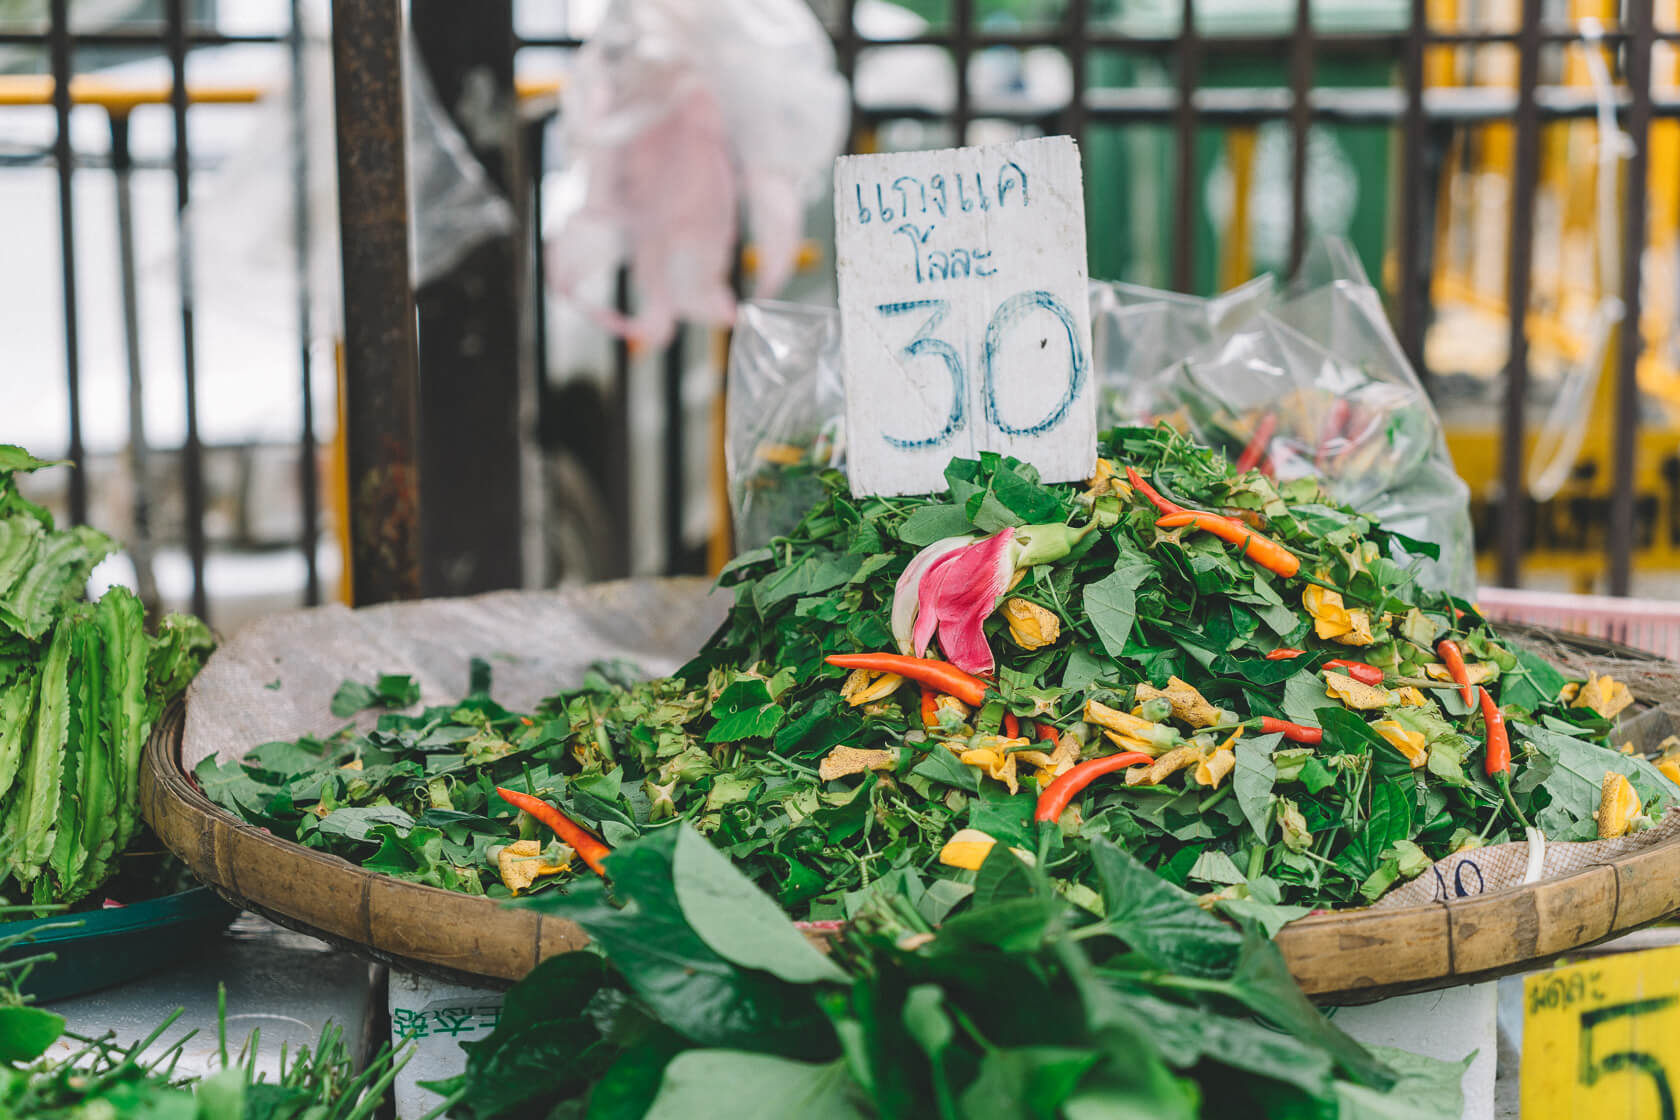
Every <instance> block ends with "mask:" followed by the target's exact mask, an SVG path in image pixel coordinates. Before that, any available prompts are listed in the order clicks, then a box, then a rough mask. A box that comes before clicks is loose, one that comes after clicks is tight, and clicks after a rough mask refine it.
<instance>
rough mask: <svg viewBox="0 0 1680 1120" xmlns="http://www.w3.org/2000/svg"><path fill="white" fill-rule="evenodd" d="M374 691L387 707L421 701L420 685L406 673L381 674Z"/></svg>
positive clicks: (409, 704) (406, 705)
mask: <svg viewBox="0 0 1680 1120" xmlns="http://www.w3.org/2000/svg"><path fill="white" fill-rule="evenodd" d="M374 691H375V692H376V693H378V694H379V702H380V703H381V704H383V705H384V706H385V707H387V708H408V707H412V706H413V705H415V704H418V703H419V702H420V686H419V684H417V683H416V682H415V680H414V678H413V677H411V676H409V675H407V674H406V673H384V674H381V676H380V678H379V683H378V684H376V685H375V686H374ZM335 714H336V713H335Z"/></svg>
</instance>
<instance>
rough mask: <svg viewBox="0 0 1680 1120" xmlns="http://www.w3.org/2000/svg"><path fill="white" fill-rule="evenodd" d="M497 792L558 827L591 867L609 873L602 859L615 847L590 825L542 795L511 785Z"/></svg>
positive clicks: (507, 800) (550, 824)
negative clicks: (596, 833) (562, 810)
mask: <svg viewBox="0 0 1680 1120" xmlns="http://www.w3.org/2000/svg"><path fill="white" fill-rule="evenodd" d="M496 792H497V793H498V794H500V795H501V798H502V800H503V801H506V802H507V803H508V804H509V805H512V806H513V807H514V808H515V809H523V810H525V811H526V812H527V813H529V814H531V815H532V816H533V817H535V818H537V819H538V820H539V821H541V822H542V823H543V824H546V825H547V826H548V827H549V828H552V829H553V830H554V833H555V835H556V836H558V837H560V839H562V840H564V841H565V842H566V843H568V844H570V845H571V846H572V850H573V851H574V852H576V853H577V854H578V858H579V859H581V860H583V862H584V863H587V864H588V865H589V867H590V870H592V871H594V872H595V874H597V875H605V874H606V873H607V868H606V864H604V863H603V862H602V860H604V859H606V858H607V856H609V855H611V854H612V849H611V848H609V847H607V846H606V845H605V844H603V843H601V841H599V840H597V839H596V838H595V837H594V835H592V834H591V833H590V832H589V831H588V830H587V829H585V828H584V827H583V826H582V825H581V824H578V823H577V822H576V821H574V820H573V819H572V818H570V817H568V816H567V815H566V814H564V813H562V812H561V811H560V810H558V809H556V808H555V807H554V806H552V805H550V804H549V803H548V802H546V801H544V800H543V799H542V798H540V797H532V796H531V795H530V794H528V793H517V792H515V791H514V790H511V789H503V788H502V787H501V786H497V787H496Z"/></svg>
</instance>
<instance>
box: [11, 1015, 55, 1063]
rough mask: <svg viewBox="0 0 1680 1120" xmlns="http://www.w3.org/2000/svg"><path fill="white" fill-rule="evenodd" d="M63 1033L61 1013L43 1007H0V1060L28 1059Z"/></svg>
mask: <svg viewBox="0 0 1680 1120" xmlns="http://www.w3.org/2000/svg"><path fill="white" fill-rule="evenodd" d="M63 1033H64V1016H62V1015H56V1014H54V1013H53V1012H51V1011H48V1010H47V1009H46V1008H44V1007H0V1062H10V1063H12V1064H14V1065H17V1064H21V1063H24V1062H32V1061H34V1060H35V1059H36V1058H39V1057H40V1056H41V1055H42V1054H45V1053H46V1052H47V1047H49V1046H51V1045H52V1044H53V1043H54V1042H56V1041H58V1036H59V1035H61V1034H63Z"/></svg>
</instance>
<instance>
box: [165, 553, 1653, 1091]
mask: <svg viewBox="0 0 1680 1120" xmlns="http://www.w3.org/2000/svg"><path fill="white" fill-rule="evenodd" d="M727 602H728V597H727V596H724V595H708V593H707V589H706V584H705V583H704V582H702V581H698V580H644V581H628V582H621V583H614V584H605V585H596V586H592V587H588V588H582V589H576V590H569V591H561V592H501V593H495V594H491V595H485V596H480V597H476V598H472V599H462V600H438V601H430V602H421V603H411V604H397V605H386V606H380V607H374V608H368V609H365V610H361V611H354V612H352V611H348V610H345V609H344V608H322V609H317V610H313V611H303V612H295V613H291V614H287V615H281V616H275V617H274V618H271V619H268V620H265V621H264V622H262V623H259V624H258V625H256V626H254V627H252V628H251V629H249V630H247V631H246V632H244V633H243V634H242V635H241V636H239V637H238V638H236V639H235V640H234V641H233V642H231V643H230V644H229V645H228V646H227V647H225V648H224V649H223V650H221V651H220V652H218V653H217V654H216V656H215V657H214V658H213V659H212V661H211V662H210V664H209V665H208V666H207V668H206V669H205V671H204V673H203V674H202V675H201V676H200V677H199V679H198V681H197V682H196V683H195V685H194V686H193V690H192V692H191V693H190V694H189V697H188V701H187V704H186V709H185V713H184V714H183V713H182V711H181V710H180V709H179V708H177V709H176V710H175V711H173V712H172V713H171V714H170V715H168V716H167V717H166V718H165V719H164V720H163V721H162V722H161V724H160V726H159V728H158V729H157V732H156V733H155V734H154V736H153V739H152V741H151V743H150V744H149V747H148V752H147V759H148V764H147V767H146V770H145V774H144V777H143V780H142V789H141V798H142V805H143V808H144V811H145V814H146V817H147V819H148V821H149V822H150V823H151V824H152V827H153V828H154V829H155V830H156V831H157V833H158V834H159V836H160V837H161V838H162V839H163V840H164V842H165V843H166V844H168V845H169V846H170V847H171V848H172V849H173V850H175V851H176V852H177V853H178V854H180V855H181V856H182V857H183V858H184V859H185V860H186V861H187V862H188V863H189V865H191V866H192V867H193V869H194V870H195V871H196V872H197V873H198V874H199V875H200V876H201V877H203V878H204V879H205V880H206V881H207V882H209V883H210V884H212V885H213V886H215V887H216V888H217V889H218V890H219V891H221V892H222V893H223V894H224V895H226V896H227V897H229V898H230V899H232V900H235V901H237V902H238V903H240V904H241V905H245V906H249V907H251V908H253V909H257V910H258V911H260V912H262V913H265V914H267V915H269V916H271V917H273V918H274V919H275V920H276V921H279V922H282V923H285V924H289V925H294V926H296V927H297V928H300V929H306V930H308V931H310V932H312V933H318V934H320V935H321V936H323V937H325V938H327V939H328V940H330V941H332V942H334V943H336V944H340V945H344V946H346V947H350V948H354V949H356V950H357V951H359V952H362V953H365V954H367V955H368V956H371V957H373V958H374V959H377V960H380V961H384V962H386V963H389V964H391V965H393V966H394V967H396V968H399V969H401V970H403V971H404V972H405V973H408V974H411V975H415V976H425V977H428V978H430V980H432V981H433V982H443V983H450V984H465V985H469V986H471V987H475V988H480V989H485V990H489V989H493V988H498V987H502V986H505V985H506V984H507V983H509V982H511V981H513V980H516V979H518V978H519V977H521V976H523V975H524V973H525V972H526V971H528V970H529V969H530V968H531V967H532V966H533V965H534V964H535V963H536V962H537V961H538V960H540V959H542V958H544V957H547V956H550V955H553V954H555V953H559V952H566V951H569V950H573V949H576V948H578V947H579V946H580V945H581V944H582V943H583V937H582V934H581V931H579V930H578V929H577V928H576V927H575V926H573V925H571V923H569V922H565V921H561V920H557V919H553V918H545V917H541V916H539V915H537V914H535V913H533V912H530V911H519V910H510V909H507V908H505V907H502V906H500V905H499V904H497V903H496V902H494V901H492V900H490V899H486V898H482V897H471V896H468V895H464V894H458V893H453V892H448V891H443V890H439V889H437V888H433V887H427V886H421V885H417V884H414V883H409V882H404V881H401V880H398V879H394V878H391V877H389V876H385V875H380V874H377V873H372V872H368V871H366V870H364V869H363V868H360V867H357V866H354V865H352V864H349V863H347V862H346V861H344V860H342V859H339V858H337V857H334V856H329V855H326V854H323V853H320V852H316V851H311V850H309V849H305V848H301V847H298V846H296V845H293V844H290V843H288V842H285V841H282V840H280V839H278V838H276V837H273V836H271V835H269V834H268V833H266V832H265V831H264V830H262V829H258V828H255V827H252V826H251V825H248V824H245V823H243V822H240V821H238V820H236V819H235V818H233V817H231V816H229V815H228V814H226V813H225V812H223V811H221V810H220V809H218V808H216V807H215V806H213V805H212V804H211V803H210V802H209V801H208V800H206V799H205V798H204V797H203V795H202V793H200V792H199V791H198V790H197V789H196V788H195V785H194V783H193V782H192V781H191V779H190V778H189V777H188V776H187V775H188V774H189V773H190V772H191V770H192V768H193V767H194V766H195V765H196V764H197V763H198V762H199V761H200V760H202V759H203V758H206V757H208V756H210V755H212V754H217V753H220V754H222V755H223V756H224V757H229V756H231V757H238V756H239V755H241V754H242V753H243V752H244V751H245V750H248V749H250V748H251V747H254V746H256V745H257V744H259V743H262V742H266V741H270V740H275V739H285V738H294V737H297V736H299V735H305V734H325V733H330V732H332V731H334V730H336V729H337V728H339V727H341V726H342V725H343V723H344V722H345V721H344V720H342V719H340V718H337V717H334V716H332V715H331V714H330V712H329V711H328V703H327V701H328V698H330V697H331V695H332V694H333V692H334V690H335V689H336V688H337V687H338V685H339V683H340V682H341V681H342V680H344V679H347V678H348V679H354V680H366V679H370V678H372V677H374V676H376V675H378V674H380V673H386V672H403V673H410V674H412V675H413V676H414V678H415V680H416V681H417V682H418V683H419V685H420V689H421V702H422V703H439V702H445V701H448V700H451V699H453V698H454V697H457V696H459V695H461V692H462V683H463V681H464V679H465V676H466V667H467V661H468V658H469V657H471V656H474V655H478V656H485V657H488V658H490V659H491V661H492V664H493V665H494V667H495V681H494V695H495V697H496V699H497V700H498V701H499V702H500V703H502V704H503V705H504V706H507V707H510V708H515V709H521V710H523V709H525V708H527V707H530V706H534V705H535V704H536V703H537V702H538V701H540V700H541V699H542V698H543V697H545V696H547V695H549V694H552V693H553V692H555V691H557V690H559V689H560V688H561V687H563V686H566V685H569V684H572V683H575V682H576V681H577V680H578V679H580V678H581V676H582V674H583V672H584V671H585V670H586V669H587V667H588V666H589V665H590V664H591V663H592V662H595V661H597V660H601V659H608V658H624V659H628V660H631V661H634V662H636V663H637V664H638V665H639V666H640V667H641V668H642V669H643V670H645V671H646V672H648V673H650V674H659V673H664V672H668V671H670V670H671V669H673V668H674V667H675V666H676V665H678V664H680V663H681V662H682V661H683V660H685V659H686V658H687V656H689V655H690V654H691V653H692V652H693V651H694V650H695V649H697V648H698V647H699V646H700V644H701V643H702V642H703V641H704V639H705V638H706V636H707V635H708V634H709V633H710V632H711V631H712V629H714V627H715V626H716V624H717V622H718V621H719V620H720V619H721V618H722V616H723V613H724V610H725V608H726V606H727ZM1508 633H1509V634H1510V636H1511V637H1512V638H1513V639H1515V640H1518V641H1527V642H1529V643H1530V644H1534V643H1538V644H1540V645H1541V646H1543V647H1545V649H1546V652H1547V654H1548V655H1549V656H1553V657H1560V658H1562V659H1564V660H1566V661H1571V662H1572V663H1573V665H1574V667H1575V668H1577V669H1581V668H1584V667H1586V666H1589V665H1592V666H1597V667H1599V668H1600V670H1601V671H1602V669H1603V667H1604V665H1606V664H1609V663H1614V664H1615V667H1616V669H1617V673H1618V676H1626V677H1628V678H1629V679H1630V680H1631V683H1632V685H1633V688H1634V691H1635V693H1636V694H1638V695H1641V696H1642V697H1644V698H1646V699H1654V700H1657V701H1659V702H1660V701H1666V700H1670V699H1673V698H1676V697H1680V679H1677V678H1676V676H1675V670H1674V668H1673V666H1672V665H1670V664H1669V663H1667V662H1663V661H1661V660H1660V659H1656V658H1653V657H1650V656H1648V655H1643V654H1639V653H1637V652H1635V651H1631V650H1627V649H1624V648H1622V647H1615V646H1612V645H1610V644H1608V643H1603V642H1595V641H1593V640H1590V639H1576V638H1573V637H1571V636H1568V635H1561V634H1556V633H1555V632H1547V631H1539V630H1533V629H1529V628H1523V627H1520V626H1516V627H1512V628H1510V630H1509V631H1508ZM1646 715H1647V717H1648V718H1642V720H1641V721H1634V722H1630V723H1629V724H1626V725H1624V733H1631V734H1632V735H1633V736H1634V738H1635V740H1636V742H1639V743H1640V744H1641V745H1654V743H1655V742H1656V741H1657V739H1658V738H1660V737H1661V735H1662V734H1666V732H1667V730H1668V728H1669V727H1670V722H1669V720H1668V718H1667V715H1666V712H1665V710H1664V709H1663V708H1662V707H1661V706H1660V704H1659V706H1658V707H1656V708H1654V709H1652V710H1651V711H1650V712H1648V713H1647V714H1646ZM362 718H363V719H365V720H369V721H371V719H372V718H373V717H372V716H371V715H364V717H362ZM1630 728H1631V729H1632V730H1631V732H1630V731H1629V729H1630ZM1647 739H1648V740H1649V743H1646V740H1647ZM1670 825H1671V826H1672V822H1670ZM1516 847H1521V846H1520V845H1517V846H1516ZM1558 850H1561V846H1560V847H1559V849H1558ZM1554 854H1555V852H1554ZM1566 854H1567V853H1566ZM1549 858H1551V857H1549ZM1677 907H1680V835H1676V833H1675V831H1674V830H1673V829H1672V827H1666V828H1660V829H1657V830H1653V832H1652V833H1650V834H1647V840H1645V841H1635V842H1630V844H1629V845H1628V846H1627V849H1626V851H1624V852H1621V853H1619V854H1617V855H1616V856H1615V858H1597V859H1592V858H1588V859H1587V860H1586V863H1585V865H1583V866H1576V867H1571V868H1568V870H1567V872H1558V873H1556V877H1553V878H1547V879H1543V880H1541V881H1539V882H1535V883H1531V884H1529V885H1524V886H1516V887H1512V888H1510V889H1504V890H1490V891H1489V893H1487V894H1483V895H1479V896H1472V897H1457V898H1451V899H1449V900H1432V901H1429V902H1428V903H1427V904H1422V905H1407V906H1399V907H1392V908H1388V909H1383V908H1374V909H1369V910H1364V911H1359V912H1357V913H1351V914H1325V915H1320V916H1314V917H1311V918H1307V919H1303V920H1301V921H1298V922H1296V923H1294V924H1293V925H1291V926H1289V927H1287V928H1285V929H1284V930H1283V931H1282V933H1281V934H1280V935H1279V937H1278V944H1279V946H1280V948H1282V950H1283V951H1284V954H1285V957H1286V958H1287V959H1288V961H1289V963H1290V967H1291V971H1292V972H1294V974H1295V976H1296V979H1297V980H1298V981H1299V982H1300V983H1301V985H1302V987H1303V988H1304V989H1305V990H1306V991H1307V992H1308V993H1309V994H1311V995H1313V996H1314V997H1315V998H1316V999H1318V1000H1319V1001H1320V1002H1322V1003H1340V1004H1358V1003H1369V1002H1371V1001H1374V1000H1378V999H1388V998H1390V997H1393V996H1404V995H1407V994H1408V993H1415V992H1420V991H1428V990H1432V989H1450V990H1451V993H1452V994H1451V995H1450V996H1444V997H1431V998H1428V999H1423V1000H1421V1001H1420V1000H1412V1001H1411V1002H1409V1003H1390V1004H1385V1005H1384V1007H1386V1008H1387V1011H1386V1012H1382V1011H1363V1012H1350V1013H1348V1014H1347V1016H1346V1018H1345V1023H1346V1024H1347V1025H1349V1026H1350V1027H1352V1028H1353V1031H1354V1033H1355V1034H1356V1035H1357V1036H1362V1037H1366V1038H1368V1039H1370V1040H1373V1041H1382V1040H1385V1039H1386V1038H1391V1037H1411V1038H1413V1039H1414V1040H1415V1039H1416V1038H1417V1037H1419V1035H1418V1028H1417V1026H1416V1016H1417V1015H1418V1014H1419V1013H1420V1011H1419V1009H1420V1008H1421V1009H1422V1011H1421V1013H1422V1014H1424V1015H1425V1017H1426V1018H1427V1020H1428V1022H1429V1023H1430V1024H1431V1026H1430V1030H1429V1031H1428V1032H1425V1033H1427V1034H1428V1035H1430V1037H1431V1038H1432V1039H1433V1043H1434V1046H1435V1049H1436V1050H1437V1052H1439V1053H1440V1054H1441V1056H1447V1057H1455V1058H1462V1057H1464V1056H1466V1055H1468V1054H1469V1052H1470V1051H1472V1050H1479V1051H1480V1052H1481V1057H1480V1058H1479V1060H1478V1061H1477V1063H1476V1065H1475V1067H1474V1068H1473V1069H1472V1071H1471V1073H1470V1075H1469V1079H1468V1080H1467V1083H1466V1098H1467V1104H1468V1106H1469V1107H1468V1108H1467V1111H1466V1115H1467V1116H1489V1115H1491V1114H1492V1106H1493V1077H1494V1062H1493V1055H1494V1050H1495V1047H1494V1039H1493V1022H1494V1006H1495V996H1494V985H1492V984H1491V983H1487V981H1491V980H1493V979H1495V978H1497V977H1498V976H1500V975H1504V974H1509V973H1515V972H1520V971H1525V970H1531V969H1533V968H1536V967H1542V966H1544V965H1545V964H1547V963H1548V962H1549V961H1550V960H1552V959H1553V958H1555V957H1556V956H1558V955H1559V954H1562V953H1565V952H1569V951H1572V950H1575V949H1578V948H1580V947H1582V946H1585V945H1588V944H1591V943H1593V942H1596V941H1601V940H1604V939H1606V938H1609V937H1612V936H1614V935H1617V934H1620V933H1623V932H1625V931H1627V930H1630V929H1633V928H1635V927H1638V926H1640V925H1644V924H1648V923H1650V922H1653V921H1656V920H1657V919H1659V918H1661V917H1663V916H1665V915H1666V914H1668V913H1670V912H1672V911H1673V910H1675V909H1676V908H1677ZM405 983H408V981H405ZM416 991H417V992H419V991H420V989H419V988H417V989H416ZM1442 999H1447V1000H1449V1001H1451V1002H1453V1005H1454V1008H1455V1010H1454V1011H1453V1013H1452V1014H1451V1015H1445V1016H1444V1015H1442V1014H1440V1011H1439V1007H1440V1002H1441V1000H1442ZM1414 1005H1415V1006H1414ZM411 1010H412V1009H411ZM1403 1023H1410V1024H1411V1026H1409V1027H1406V1028H1405V1029H1404V1030H1401V1029H1399V1027H1398V1026H1397V1025H1403ZM1361 1024H1363V1025H1361Z"/></svg>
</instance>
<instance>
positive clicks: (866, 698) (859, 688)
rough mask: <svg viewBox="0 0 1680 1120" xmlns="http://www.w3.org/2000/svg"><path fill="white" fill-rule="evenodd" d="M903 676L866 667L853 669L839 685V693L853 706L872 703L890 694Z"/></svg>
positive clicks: (901, 680)
mask: <svg viewBox="0 0 1680 1120" xmlns="http://www.w3.org/2000/svg"><path fill="white" fill-rule="evenodd" d="M903 683H904V678H903V677H901V676H899V675H898V674H897V673H875V672H871V671H870V670H868V669H853V670H852V671H851V674H850V675H849V676H847V677H846V682H845V683H844V684H842V685H841V686H840V695H841V696H842V697H844V698H845V700H846V703H848V704H850V705H851V706H852V707H854V708H860V707H862V706H863V705H865V704H872V703H874V702H875V701H876V700H881V699H884V698H885V697H888V696H891V695H892V694H893V692H894V691H896V690H897V688H898V686H899V685H901V684H903Z"/></svg>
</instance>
